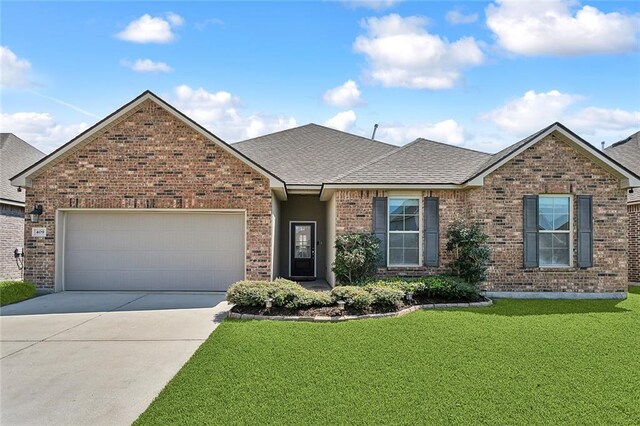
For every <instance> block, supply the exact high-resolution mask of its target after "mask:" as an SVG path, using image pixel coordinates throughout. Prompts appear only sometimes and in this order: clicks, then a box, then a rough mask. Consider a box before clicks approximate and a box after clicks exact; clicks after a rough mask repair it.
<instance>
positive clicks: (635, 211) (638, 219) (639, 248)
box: [627, 189, 640, 282]
mask: <svg viewBox="0 0 640 426" xmlns="http://www.w3.org/2000/svg"><path fill="white" fill-rule="evenodd" d="M636 191H637V189H636ZM627 211H628V213H629V281H635V282H640V203H636V204H629V206H628V207H627Z"/></svg>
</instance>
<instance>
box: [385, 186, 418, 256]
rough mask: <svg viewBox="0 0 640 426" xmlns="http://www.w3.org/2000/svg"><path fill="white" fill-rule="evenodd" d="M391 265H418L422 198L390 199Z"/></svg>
mask: <svg viewBox="0 0 640 426" xmlns="http://www.w3.org/2000/svg"><path fill="white" fill-rule="evenodd" d="M388 216H389V227H388V229H389V239H388V241H389V256H388V259H389V265H390V266H417V265H419V264H420V260H419V252H420V249H419V246H420V200H419V199H418V198H390V199H389V215H388Z"/></svg>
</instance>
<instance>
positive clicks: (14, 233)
mask: <svg viewBox="0 0 640 426" xmlns="http://www.w3.org/2000/svg"><path fill="white" fill-rule="evenodd" d="M42 157H44V153H42V152H41V151H40V150H38V149H37V148H34V147H33V146H31V145H29V144H28V143H27V142H25V141H23V140H22V139H20V138H19V137H17V136H16V135H14V134H12V133H0V281H2V280H19V279H20V278H22V269H21V265H22V260H23V258H22V247H23V246H24V191H23V192H18V190H17V188H15V187H13V186H11V183H10V182H9V178H11V176H13V175H15V174H16V173H18V172H19V171H21V170H23V169H24V168H26V167H27V166H29V165H30V164H32V163H35V162H36V161H38V160H40V159H41V158H42ZM16 249H18V256H19V257H18V258H16Z"/></svg>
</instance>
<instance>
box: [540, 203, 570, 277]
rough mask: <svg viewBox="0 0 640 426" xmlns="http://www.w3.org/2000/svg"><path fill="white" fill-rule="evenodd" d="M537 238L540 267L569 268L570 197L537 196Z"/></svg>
mask: <svg viewBox="0 0 640 426" xmlns="http://www.w3.org/2000/svg"><path fill="white" fill-rule="evenodd" d="M538 238H539V239H538V248H539V252H538V256H539V263H540V266H542V267H554V266H558V267H563V266H571V257H572V256H571V197H569V196H568V195H540V196H539V198H538Z"/></svg>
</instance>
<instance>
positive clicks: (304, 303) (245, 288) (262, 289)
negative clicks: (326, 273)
mask: <svg viewBox="0 0 640 426" xmlns="http://www.w3.org/2000/svg"><path fill="white" fill-rule="evenodd" d="M267 299H272V303H273V306H275V307H284V308H290V309H299V308H308V307H312V306H326V305H329V304H331V296H330V295H329V292H328V291H324V292H319V291H312V290H307V289H305V288H304V287H302V286H301V285H300V284H298V283H296V282H294V281H289V280H285V279H282V278H278V279H276V280H275V281H273V282H266V281H239V282H237V283H235V284H233V285H232V286H231V287H230V288H229V290H228V291H227V301H228V302H229V303H234V304H236V305H239V306H264V305H265V303H266V301H267Z"/></svg>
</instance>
